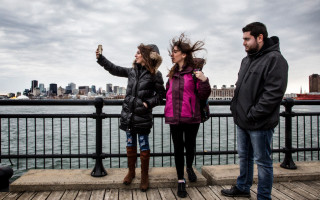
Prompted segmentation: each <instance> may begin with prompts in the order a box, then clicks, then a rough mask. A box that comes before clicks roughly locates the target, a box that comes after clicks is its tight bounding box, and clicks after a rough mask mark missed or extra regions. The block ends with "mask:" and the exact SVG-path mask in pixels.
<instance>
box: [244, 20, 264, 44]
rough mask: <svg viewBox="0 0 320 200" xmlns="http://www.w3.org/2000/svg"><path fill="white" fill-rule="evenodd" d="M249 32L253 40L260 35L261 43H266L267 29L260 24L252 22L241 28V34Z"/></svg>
mask: <svg viewBox="0 0 320 200" xmlns="http://www.w3.org/2000/svg"><path fill="white" fill-rule="evenodd" d="M249 31H250V35H252V36H253V37H254V38H255V39H257V37H258V36H259V35H260V34H262V35H263V41H266V39H267V38H268V31H267V27H266V25H264V24H263V23H261V22H252V23H250V24H248V25H246V26H245V27H243V28H242V32H243V33H244V32H249Z"/></svg>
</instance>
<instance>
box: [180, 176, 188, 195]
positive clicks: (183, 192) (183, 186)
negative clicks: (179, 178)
mask: <svg viewBox="0 0 320 200" xmlns="http://www.w3.org/2000/svg"><path fill="white" fill-rule="evenodd" d="M177 195H178V197H180V198H186V197H187V195H188V193H187V191H186V180H184V183H179V182H178V192H177Z"/></svg>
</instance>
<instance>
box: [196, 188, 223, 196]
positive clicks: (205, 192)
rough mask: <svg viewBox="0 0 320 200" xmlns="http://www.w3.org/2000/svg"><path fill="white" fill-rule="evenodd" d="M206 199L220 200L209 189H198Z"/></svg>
mask: <svg viewBox="0 0 320 200" xmlns="http://www.w3.org/2000/svg"><path fill="white" fill-rule="evenodd" d="M197 189H198V191H199V192H200V193H201V195H202V196H203V197H204V198H205V199H220V198H219V197H218V196H217V195H216V194H215V193H214V192H213V191H212V190H211V189H210V188H209V187H197Z"/></svg>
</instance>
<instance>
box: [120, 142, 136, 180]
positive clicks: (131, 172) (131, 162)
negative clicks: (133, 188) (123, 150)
mask: <svg viewBox="0 0 320 200" xmlns="http://www.w3.org/2000/svg"><path fill="white" fill-rule="evenodd" d="M127 157H128V168H129V169H128V174H127V175H126V177H124V179H123V184H125V185H129V184H130V183H131V182H132V179H133V178H134V177H135V176H136V162H137V147H136V146H135V147H127Z"/></svg>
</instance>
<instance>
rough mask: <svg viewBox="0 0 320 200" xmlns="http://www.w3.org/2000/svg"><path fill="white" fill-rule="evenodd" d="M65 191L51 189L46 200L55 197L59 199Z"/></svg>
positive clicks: (54, 199)
mask: <svg viewBox="0 0 320 200" xmlns="http://www.w3.org/2000/svg"><path fill="white" fill-rule="evenodd" d="M64 193H65V191H53V192H51V194H50V195H49V197H48V198H47V199H46V200H56V199H61V197H62V196H63V194H64Z"/></svg>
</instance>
